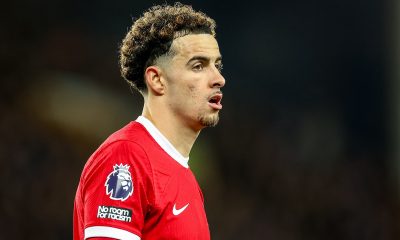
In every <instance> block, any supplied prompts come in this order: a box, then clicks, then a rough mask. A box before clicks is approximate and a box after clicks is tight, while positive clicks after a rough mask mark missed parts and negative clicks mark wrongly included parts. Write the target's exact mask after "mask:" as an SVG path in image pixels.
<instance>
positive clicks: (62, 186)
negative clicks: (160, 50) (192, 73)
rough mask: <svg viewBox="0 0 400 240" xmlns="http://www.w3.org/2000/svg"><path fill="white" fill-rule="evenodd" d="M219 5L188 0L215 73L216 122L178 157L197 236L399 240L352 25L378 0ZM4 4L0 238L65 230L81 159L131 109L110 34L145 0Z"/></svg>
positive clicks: (380, 71)
mask: <svg viewBox="0 0 400 240" xmlns="http://www.w3.org/2000/svg"><path fill="white" fill-rule="evenodd" d="M345 2H346V3H345ZM227 3H230V2H228V1H222V2H220V3H211V1H199V2H192V3H191V4H193V6H194V7H195V8H198V9H201V10H204V11H205V12H207V13H208V14H209V15H211V16H212V17H214V18H215V19H216V20H217V23H218V34H217V37H218V40H219V43H220V45H221V50H222V54H223V56H224V65H225V67H224V70H223V71H224V75H225V78H226V79H227V86H226V87H225V89H224V91H225V94H224V95H225V96H224V100H223V105H224V109H223V111H222V113H221V121H220V124H219V125H218V126H217V127H216V128H212V129H206V130H204V131H203V132H202V133H201V135H200V138H199V141H198V143H197V144H196V145H195V147H194V149H193V152H192V153H191V156H190V162H189V163H190V166H191V168H192V169H193V171H194V172H195V173H196V177H197V178H198V180H199V182H200V185H201V187H202V189H203V192H204V195H205V201H206V202H205V206H206V210H207V213H208V220H209V224H210V229H211V234H212V239H221V240H222V239H229V240H231V239H232V240H234V239H279V240H300V239H307V240H313V239H315V240H317V239H318V240H319V239H324V240H327V239H342V240H346V239H349V240H350V239H351V240H357V239H360V240H361V239H362V240H369V239H371V240H378V239H382V240H391V239H399V237H400V232H399V231H398V229H399V228H398V226H399V224H400V216H399V214H400V209H399V207H400V205H399V203H400V202H399V192H398V189H399V187H398V185H397V183H396V181H395V179H396V176H393V172H394V171H393V160H391V159H390V156H389V149H388V147H387V146H388V145H389V144H390V138H389V137H388V132H389V129H390V127H388V126H387V125H386V124H387V116H388V113H387V112H386V111H387V109H386V106H387V104H388V103H387V96H386V95H385V94H386V92H387V87H388V86H387V83H388V80H387V78H386V77H387V76H386V72H385V71H386V70H385V67H384V65H385V61H386V60H385V59H386V58H385V57H386V55H385V51H386V49H385V38H384V36H383V35H380V34H375V35H368V34H367V33H368V31H369V30H371V29H372V30H375V33H377V32H378V33H379V32H380V31H381V32H383V29H384V28H385V26H386V25H385V22H384V19H383V13H382V11H379V9H380V7H381V2H380V1H368V2H367V3H365V4H364V5H363V6H359V5H358V4H357V3H356V1H339V2H335V3H333V1H332V2H331V1H326V2H324V3H316V2H307V3H302V5H299V3H297V2H296V1H294V0H293V1H285V3H282V2H281V1H266V2H264V3H262V4H260V3H257V4H256V3H254V4H251V5H246V7H243V5H242V4H239V3H230V4H231V5H230V7H231V8H232V9H231V11H228V12H227V11H224V9H226V4H227ZM8 4H9V5H10V7H9V11H7V12H6V13H5V15H3V17H4V18H5V19H6V20H7V24H5V25H4V26H3V27H2V28H1V30H0V36H1V37H0V38H1V39H2V40H1V46H0V54H1V58H0V61H1V69H2V71H1V73H0V76H1V80H0V99H1V101H0V116H1V117H0V136H1V138H0V179H1V183H2V186H3V188H2V189H3V190H2V193H1V198H0V229H1V231H0V239H16V240H18V239H60V240H63V239H71V238H72V209H73V199H74V195H75V191H76V187H77V184H78V181H79V177H80V173H81V170H82V168H83V165H84V164H85V162H86V160H87V158H88V157H89V156H90V154H91V153H92V152H93V151H94V150H95V149H96V148H97V146H98V145H99V144H100V143H101V142H102V141H103V140H104V139H105V138H106V137H107V136H108V135H109V134H110V133H112V132H114V131H115V130H117V129H119V128H120V127H122V126H123V125H125V124H126V123H128V122H129V121H133V120H135V119H136V117H137V116H138V115H139V114H140V113H141V107H142V100H141V97H140V96H139V95H138V94H136V93H133V91H132V90H131V89H129V87H128V85H127V84H126V83H124V81H123V80H122V78H121V77H120V76H119V72H118V71H119V70H118V45H119V42H120V40H121V39H122V36H123V35H124V34H125V31H126V29H127V28H128V27H129V24H130V23H131V16H137V14H139V13H140V12H141V11H142V10H144V9H145V8H147V7H150V6H151V5H150V4H149V3H147V2H146V1H141V2H139V3H137V2H135V3H133V2H132V3H129V2H126V1H125V2H121V3H119V4H117V3H115V4H111V3H103V2H99V3H97V2H96V3H95V4H93V5H91V4H89V3H80V2H79V3H78V2H74V1H72V2H71V3H69V2H67V1H65V0H58V1H55V2H50V1H45V3H42V4H39V3H34V2H26V3H20V2H18V3H8ZM285 4H287V5H285ZM260 6H262V7H263V8H260ZM356 9H357V11H355V10H356ZM319 12H322V13H323V14H322V13H319ZM356 13H357V14H356ZM236 16H242V21H241V22H239V20H236V22H235V19H236V18H235V17H236ZM335 17H337V18H335ZM243 19H245V20H243ZM365 22H367V23H369V22H370V23H372V24H370V25H368V28H367V27H366V26H365V24H366V23H365ZM232 23H234V24H233V25H235V26H237V28H235V29H232V28H231V25H232ZM3 24H4V21H3ZM238 24H243V25H242V26H239V25H238ZM252 24H253V25H252ZM238 32H239V33H240V34H239V35H238ZM366 36H368V38H366ZM238 46H240V48H239V49H238Z"/></svg>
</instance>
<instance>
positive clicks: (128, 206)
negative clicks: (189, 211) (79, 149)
mask: <svg viewBox="0 0 400 240" xmlns="http://www.w3.org/2000/svg"><path fill="white" fill-rule="evenodd" d="M92 158H93V159H92V161H89V164H88V166H87V169H86V172H85V175H84V176H85V178H84V183H83V186H82V189H81V191H82V193H81V196H82V201H83V208H84V211H83V212H84V228H85V229H84V235H85V239H88V238H93V237H108V238H115V239H121V240H125V239H126V240H128V239H129V240H137V239H140V237H141V231H142V228H143V225H144V218H145V216H146V213H147V212H148V211H149V210H150V207H151V205H152V202H153V196H154V190H153V184H152V172H151V166H150V163H149V161H148V158H147V155H146V153H145V151H144V150H143V148H142V147H141V146H139V145H138V144H136V143H134V142H129V141H117V142H114V143H112V144H110V145H108V146H107V147H105V148H104V149H102V151H100V152H98V153H97V154H95V155H94V156H93V157H92Z"/></svg>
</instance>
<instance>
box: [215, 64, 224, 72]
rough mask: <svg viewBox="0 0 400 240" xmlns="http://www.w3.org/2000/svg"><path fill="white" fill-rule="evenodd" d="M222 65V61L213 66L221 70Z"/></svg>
mask: <svg viewBox="0 0 400 240" xmlns="http://www.w3.org/2000/svg"><path fill="white" fill-rule="evenodd" d="M223 66H224V65H223V64H222V63H217V64H215V67H216V68H217V69H218V71H219V72H222V69H223Z"/></svg>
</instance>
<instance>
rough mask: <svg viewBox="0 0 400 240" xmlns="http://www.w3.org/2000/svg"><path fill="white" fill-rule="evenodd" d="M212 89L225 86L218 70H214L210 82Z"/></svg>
mask: <svg viewBox="0 0 400 240" xmlns="http://www.w3.org/2000/svg"><path fill="white" fill-rule="evenodd" d="M211 85H212V87H219V88H222V87H223V86H224V85H225V78H224V76H222V74H221V72H220V71H219V70H218V69H214V75H213V78H212V81H211Z"/></svg>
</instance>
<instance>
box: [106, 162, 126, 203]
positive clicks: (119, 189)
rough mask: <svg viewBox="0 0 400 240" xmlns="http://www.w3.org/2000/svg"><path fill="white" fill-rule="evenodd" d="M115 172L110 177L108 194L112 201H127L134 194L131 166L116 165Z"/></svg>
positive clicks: (107, 183) (107, 186)
mask: <svg viewBox="0 0 400 240" xmlns="http://www.w3.org/2000/svg"><path fill="white" fill-rule="evenodd" d="M113 168H114V170H113V171H112V172H111V173H110V174H109V175H108V177H107V180H106V183H105V185H104V186H105V187H106V194H107V195H110V198H111V199H112V200H121V201H125V200H126V199H127V198H128V197H130V196H132V194H133V183H132V177H131V173H130V172H129V165H128V164H126V165H122V163H121V164H120V165H117V164H116V165H114V167H113Z"/></svg>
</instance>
